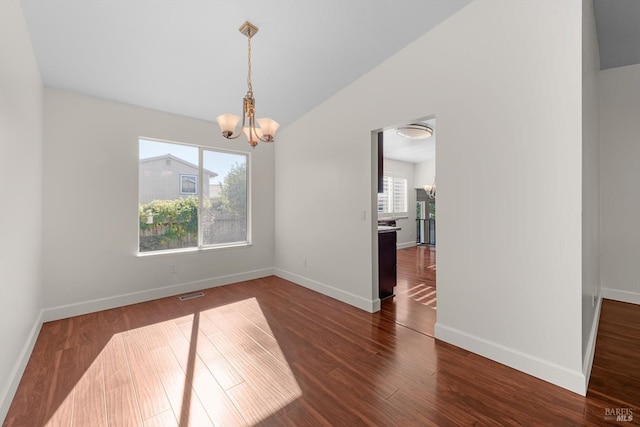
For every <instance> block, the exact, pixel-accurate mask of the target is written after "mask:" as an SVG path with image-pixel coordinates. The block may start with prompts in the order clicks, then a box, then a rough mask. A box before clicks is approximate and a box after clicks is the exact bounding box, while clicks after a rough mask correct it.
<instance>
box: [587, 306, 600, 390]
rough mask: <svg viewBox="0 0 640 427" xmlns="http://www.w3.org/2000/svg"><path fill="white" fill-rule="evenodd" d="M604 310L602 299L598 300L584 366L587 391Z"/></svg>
mask: <svg viewBox="0 0 640 427" xmlns="http://www.w3.org/2000/svg"><path fill="white" fill-rule="evenodd" d="M601 308H602V298H598V304H597V305H596V313H595V315H594V316H593V323H592V324H591V332H590V333H589V342H588V343H587V348H586V354H585V355H584V361H583V364H582V372H583V374H584V387H585V390H586V389H588V388H589V379H590V378H591V368H592V367H593V356H594V355H595V352H596V338H597V337H598V324H599V323H600V309H601Z"/></svg>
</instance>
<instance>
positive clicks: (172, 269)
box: [171, 264, 178, 274]
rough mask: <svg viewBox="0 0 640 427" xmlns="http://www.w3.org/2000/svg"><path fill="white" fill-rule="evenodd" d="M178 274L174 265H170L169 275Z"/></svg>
mask: <svg viewBox="0 0 640 427" xmlns="http://www.w3.org/2000/svg"><path fill="white" fill-rule="evenodd" d="M177 272H178V268H177V267H176V266H175V264H172V265H171V274H176V273H177Z"/></svg>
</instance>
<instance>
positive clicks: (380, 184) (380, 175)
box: [378, 132, 384, 193]
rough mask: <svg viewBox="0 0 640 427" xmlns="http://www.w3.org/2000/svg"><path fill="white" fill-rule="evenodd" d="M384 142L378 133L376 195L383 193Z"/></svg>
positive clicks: (380, 133)
mask: <svg viewBox="0 0 640 427" xmlns="http://www.w3.org/2000/svg"><path fill="white" fill-rule="evenodd" d="M383 155H384V142H383V137H382V132H378V193H384V175H383V173H384V159H383Z"/></svg>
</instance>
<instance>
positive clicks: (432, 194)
mask: <svg viewBox="0 0 640 427" xmlns="http://www.w3.org/2000/svg"><path fill="white" fill-rule="evenodd" d="M424 191H425V192H426V193H427V196H428V197H429V198H430V199H435V198H436V177H435V176H434V177H433V184H431V185H425V186H424Z"/></svg>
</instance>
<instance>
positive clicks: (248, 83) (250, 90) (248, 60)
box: [247, 29, 253, 94]
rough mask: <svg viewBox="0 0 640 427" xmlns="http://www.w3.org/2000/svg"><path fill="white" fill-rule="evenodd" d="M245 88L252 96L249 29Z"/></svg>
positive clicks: (249, 34) (249, 33)
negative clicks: (246, 87)
mask: <svg viewBox="0 0 640 427" xmlns="http://www.w3.org/2000/svg"><path fill="white" fill-rule="evenodd" d="M247 52H248V54H247V64H248V66H247V86H248V88H249V93H251V94H253V85H252V84H251V29H249V32H248V36H247Z"/></svg>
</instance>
